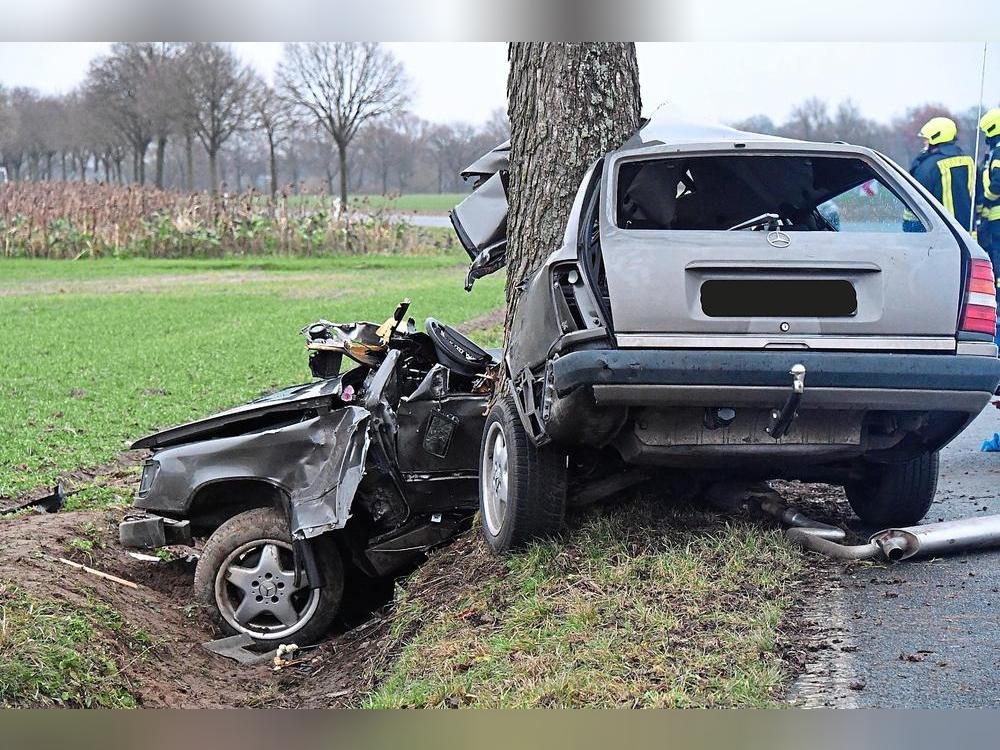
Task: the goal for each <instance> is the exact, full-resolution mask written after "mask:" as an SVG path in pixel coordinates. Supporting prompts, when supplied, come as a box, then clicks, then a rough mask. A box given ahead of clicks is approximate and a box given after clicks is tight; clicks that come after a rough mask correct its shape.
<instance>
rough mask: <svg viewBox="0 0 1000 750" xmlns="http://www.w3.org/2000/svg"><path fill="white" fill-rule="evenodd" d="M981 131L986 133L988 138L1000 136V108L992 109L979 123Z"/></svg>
mask: <svg viewBox="0 0 1000 750" xmlns="http://www.w3.org/2000/svg"><path fill="white" fill-rule="evenodd" d="M979 129H980V130H982V131H983V132H984V133H986V137H987V138H992V137H993V136H996V135H1000V107H998V108H996V109H991V110H990V111H989V112H987V113H986V114H985V115H983V119H982V120H980V121H979Z"/></svg>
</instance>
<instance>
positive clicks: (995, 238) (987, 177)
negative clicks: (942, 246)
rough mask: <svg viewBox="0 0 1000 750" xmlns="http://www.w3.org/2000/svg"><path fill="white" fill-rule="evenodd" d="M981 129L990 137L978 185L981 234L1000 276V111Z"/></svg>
mask: <svg viewBox="0 0 1000 750" xmlns="http://www.w3.org/2000/svg"><path fill="white" fill-rule="evenodd" d="M979 129H980V130H982V131H983V134H984V135H985V136H986V159H985V160H984V161H983V171H982V179H981V180H979V181H978V182H977V185H976V215H977V217H978V220H979V229H978V231H977V235H978V239H979V244H980V245H982V247H983V249H984V250H985V251H986V252H987V253H989V256H990V261H992V263H993V273H994V274H998V275H1000V108H998V109H991V110H990V111H989V112H987V113H986V114H985V115H983V119H981V120H980V121H979ZM998 285H1000V283H998Z"/></svg>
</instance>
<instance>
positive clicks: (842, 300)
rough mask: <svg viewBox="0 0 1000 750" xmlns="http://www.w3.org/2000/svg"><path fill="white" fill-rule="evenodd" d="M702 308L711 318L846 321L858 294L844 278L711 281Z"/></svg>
mask: <svg viewBox="0 0 1000 750" xmlns="http://www.w3.org/2000/svg"><path fill="white" fill-rule="evenodd" d="M701 309H702V312H703V313H705V315H707V316H708V317H710V318H845V317H851V316H853V315H854V314H856V313H857V311H858V294H857V291H856V290H855V288H854V284H852V283H851V282H850V281H847V280H845V279H708V280H707V281H705V282H703V283H702V285H701Z"/></svg>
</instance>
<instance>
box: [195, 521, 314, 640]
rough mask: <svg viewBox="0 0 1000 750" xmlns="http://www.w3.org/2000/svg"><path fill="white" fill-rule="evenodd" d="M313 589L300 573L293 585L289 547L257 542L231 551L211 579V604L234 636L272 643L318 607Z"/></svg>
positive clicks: (274, 541) (278, 542)
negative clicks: (242, 634)
mask: <svg viewBox="0 0 1000 750" xmlns="http://www.w3.org/2000/svg"><path fill="white" fill-rule="evenodd" d="M319 594H320V592H319V590H318V589H310V588H309V580H308V578H307V577H306V575H305V572H303V573H302V574H301V575H300V577H299V582H298V585H297V586H296V584H295V569H294V556H293V553H292V546H291V545H290V544H288V543H287V542H285V541H282V540H279V539H258V540H254V541H252V542H247V543H246V544H243V545H240V546H239V547H237V548H236V549H235V550H233V551H232V552H231V553H230V554H229V555H228V556H227V557H226V559H225V561H224V562H223V564H222V565H221V566H220V567H219V571H218V573H217V574H216V576H215V602H216V605H217V606H218V608H219V612H220V613H221V614H222V617H223V619H224V620H225V621H226V622H227V623H229V625H231V626H232V627H233V628H234V629H236V630H237V631H238V632H240V633H245V634H247V635H249V636H252V637H254V638H262V639H267V640H278V639H281V638H285V637H287V636H289V635H292V634H293V633H295V632H297V631H298V630H300V629H301V628H302V627H303V626H304V625H305V624H306V623H307V622H308V621H309V619H310V618H311V617H312V616H313V615H314V614H315V612H316V608H317V607H318V606H319Z"/></svg>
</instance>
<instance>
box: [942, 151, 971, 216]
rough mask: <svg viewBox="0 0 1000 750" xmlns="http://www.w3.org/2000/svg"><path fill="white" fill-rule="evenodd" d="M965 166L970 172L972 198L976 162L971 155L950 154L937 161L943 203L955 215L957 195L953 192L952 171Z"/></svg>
mask: <svg viewBox="0 0 1000 750" xmlns="http://www.w3.org/2000/svg"><path fill="white" fill-rule="evenodd" d="M963 167H964V168H965V170H966V173H967V174H968V182H969V186H968V187H969V198H970V199H971V198H972V194H973V190H974V189H975V188H974V186H975V184H976V163H975V162H974V161H973V160H972V157H971V156H949V157H948V158H947V159H941V160H940V161H939V162H938V163H937V168H938V170H939V171H940V172H941V203H943V204H944V207H945V208H946V209H948V213H950V214H951V215H952V216H954V215H955V196H954V195H953V194H952V192H951V171H952V170H953V169H961V168H963Z"/></svg>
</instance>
